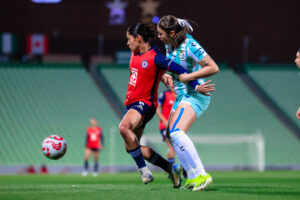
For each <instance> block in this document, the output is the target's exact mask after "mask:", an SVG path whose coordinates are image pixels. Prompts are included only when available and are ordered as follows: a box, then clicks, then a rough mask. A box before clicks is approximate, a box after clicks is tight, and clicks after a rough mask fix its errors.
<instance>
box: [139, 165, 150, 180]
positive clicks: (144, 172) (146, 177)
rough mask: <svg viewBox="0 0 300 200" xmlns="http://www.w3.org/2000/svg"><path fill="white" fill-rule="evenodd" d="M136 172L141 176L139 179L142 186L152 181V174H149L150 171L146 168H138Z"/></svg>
mask: <svg viewBox="0 0 300 200" xmlns="http://www.w3.org/2000/svg"><path fill="white" fill-rule="evenodd" d="M138 171H139V172H140V174H141V178H142V181H143V183H144V184H147V183H150V182H152V181H153V177H152V174H151V172H150V170H149V169H148V167H142V168H139V169H138Z"/></svg>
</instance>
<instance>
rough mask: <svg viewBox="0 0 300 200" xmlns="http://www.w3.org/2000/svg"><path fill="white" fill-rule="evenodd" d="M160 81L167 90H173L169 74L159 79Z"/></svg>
mask: <svg viewBox="0 0 300 200" xmlns="http://www.w3.org/2000/svg"><path fill="white" fill-rule="evenodd" d="M161 81H162V82H163V83H164V84H165V86H166V87H167V88H173V87H174V86H173V79H172V76H171V75H169V74H163V75H162V77H161Z"/></svg>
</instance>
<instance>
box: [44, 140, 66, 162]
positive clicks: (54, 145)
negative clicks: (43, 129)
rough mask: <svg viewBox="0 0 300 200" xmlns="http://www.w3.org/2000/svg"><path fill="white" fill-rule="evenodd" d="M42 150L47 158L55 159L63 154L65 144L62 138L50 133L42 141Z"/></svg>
mask: <svg viewBox="0 0 300 200" xmlns="http://www.w3.org/2000/svg"><path fill="white" fill-rule="evenodd" d="M42 150H43V152H44V154H45V156H46V157H47V158H49V159H52V160H57V159H59V158H61V157H63V156H64V155H65V153H66V151H67V144H66V142H65V140H64V138H62V137H60V136H58V135H50V136H49V137H47V138H46V139H45V140H44V141H43V144H42Z"/></svg>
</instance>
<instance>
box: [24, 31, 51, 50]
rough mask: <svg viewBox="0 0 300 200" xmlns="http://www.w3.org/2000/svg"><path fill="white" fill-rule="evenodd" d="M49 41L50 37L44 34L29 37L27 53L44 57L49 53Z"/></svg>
mask: <svg viewBox="0 0 300 200" xmlns="http://www.w3.org/2000/svg"><path fill="white" fill-rule="evenodd" d="M48 50H49V40H48V36H46V35H43V34H32V35H27V53H28V54H35V55H43V54H46V53H48Z"/></svg>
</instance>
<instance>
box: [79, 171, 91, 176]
mask: <svg viewBox="0 0 300 200" xmlns="http://www.w3.org/2000/svg"><path fill="white" fill-rule="evenodd" d="M88 174H89V172H88V171H85V170H84V171H83V172H82V173H81V176H87V175H88Z"/></svg>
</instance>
